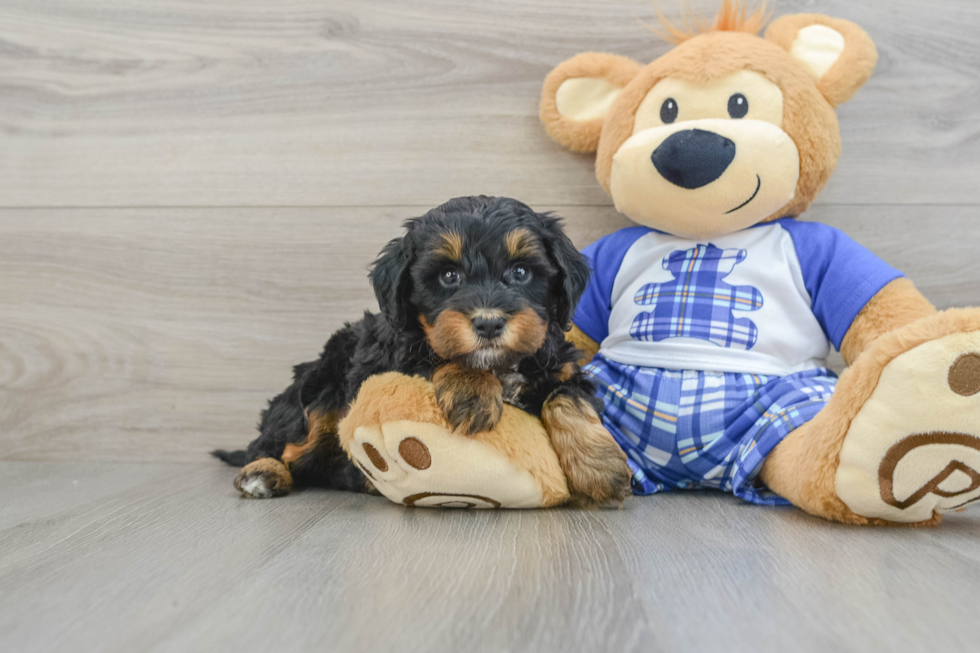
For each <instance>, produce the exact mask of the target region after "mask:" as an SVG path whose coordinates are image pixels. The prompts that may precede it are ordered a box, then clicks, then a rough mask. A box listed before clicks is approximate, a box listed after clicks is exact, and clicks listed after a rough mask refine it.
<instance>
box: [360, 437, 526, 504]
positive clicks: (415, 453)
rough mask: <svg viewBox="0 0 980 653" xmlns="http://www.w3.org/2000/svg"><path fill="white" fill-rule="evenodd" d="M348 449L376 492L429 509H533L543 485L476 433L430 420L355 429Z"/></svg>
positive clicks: (396, 500) (399, 501)
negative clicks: (466, 433) (470, 435)
mask: <svg viewBox="0 0 980 653" xmlns="http://www.w3.org/2000/svg"><path fill="white" fill-rule="evenodd" d="M349 453H350V454H351V456H352V457H353V458H354V461H355V463H356V464H357V466H358V467H359V468H360V469H361V471H363V472H364V474H365V475H366V476H367V477H368V479H369V480H370V481H371V483H372V485H373V486H374V487H375V488H376V489H377V490H378V491H379V492H381V494H383V495H385V496H386V497H388V499H390V500H391V501H394V502H395V503H401V504H404V505H406V506H415V507H432V508H534V507H537V506H540V505H541V504H542V500H543V497H542V490H541V487H540V485H539V483H537V482H536V481H535V479H534V478H533V477H532V476H531V474H529V473H528V472H527V471H525V470H523V469H519V468H518V467H517V466H515V465H514V464H513V463H512V462H511V461H509V460H508V459H507V458H506V456H504V455H503V454H502V453H501V452H500V451H498V450H496V449H495V448H493V447H490V446H488V445H487V444H486V443H485V442H483V441H482V440H481V439H479V438H473V437H469V436H464V435H461V434H459V433H453V432H452V431H450V430H449V429H448V428H446V427H445V426H442V425H440V424H432V423H429V422H417V421H407V420H406V421H394V422H385V423H382V424H380V425H378V426H373V425H372V426H359V427H357V428H356V429H355V430H354V437H353V442H352V443H351V445H350V448H349Z"/></svg>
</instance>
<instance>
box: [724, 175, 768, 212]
mask: <svg viewBox="0 0 980 653" xmlns="http://www.w3.org/2000/svg"><path fill="white" fill-rule="evenodd" d="M755 180H756V185H755V192H754V193H752V197H750V198H749V199H747V200H745V201H744V202H742V203H741V204H739V205H738V206H736V207H735V208H734V209H732V210H731V211H725V215H728V214H729V213H735V211H738V210H739V209H740V208H742V207H744V206H746V205H747V204H748V203H749V202H751V201H752V200H754V199H755V196H756V195H758V194H759V189H761V188H762V177H760V176H759V175H756V176H755Z"/></svg>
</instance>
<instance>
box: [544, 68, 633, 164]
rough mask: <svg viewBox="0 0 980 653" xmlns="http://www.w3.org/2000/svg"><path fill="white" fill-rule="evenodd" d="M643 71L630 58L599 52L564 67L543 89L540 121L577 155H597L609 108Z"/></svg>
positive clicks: (555, 72)
mask: <svg viewBox="0 0 980 653" xmlns="http://www.w3.org/2000/svg"><path fill="white" fill-rule="evenodd" d="M642 69H643V67H642V66H641V65H640V64H638V63H636V62H635V61H633V60H631V59H627V58H626V57H618V56H616V55H612V54H602V53H598V52H585V53H583V54H580V55H577V56H575V57H572V58H571V59H569V60H568V61H566V62H565V63H562V64H560V65H559V66H558V67H557V68H555V69H554V70H552V71H551V73H549V75H548V77H547V78H546V79H545V80H544V88H542V89H541V108H540V117H541V122H543V123H544V126H545V129H547V130H548V135H549V136H551V138H553V139H554V140H556V141H558V142H559V143H561V144H562V145H564V146H565V147H567V148H568V149H570V150H572V151H574V152H595V151H596V150H597V149H599V136H600V135H601V134H602V122H603V120H604V119H605V117H606V113H607V112H608V111H609V107H611V106H612V103H613V101H614V100H615V99H616V97H617V96H619V94H620V93H621V92H622V91H623V89H624V88H626V86H627V85H628V84H629V83H630V82H631V81H633V78H634V77H636V75H637V74H639V72H640V70H642Z"/></svg>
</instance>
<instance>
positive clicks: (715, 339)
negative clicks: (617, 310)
mask: <svg viewBox="0 0 980 653" xmlns="http://www.w3.org/2000/svg"><path fill="white" fill-rule="evenodd" d="M746 256H747V252H746V251H745V250H744V249H721V248H719V247H715V246H714V245H711V244H708V245H698V246H697V247H695V248H693V249H688V250H679V251H676V252H671V253H670V254H669V255H668V256H666V257H664V260H663V267H664V269H665V270H668V271H670V272H672V273H673V274H674V280H673V281H671V282H668V283H650V284H646V285H645V286H643V287H642V288H640V289H639V290H638V291H637V293H636V296H635V297H634V298H633V301H635V302H636V303H637V304H638V305H640V306H652V307H653V310H652V311H651V312H648V313H647V312H644V313H640V314H639V315H637V316H636V318H635V319H634V320H633V324H632V325H631V326H630V335H631V336H632V337H633V338H634V339H636V340H645V341H653V342H659V341H661V340H666V339H668V338H697V339H699V340H707V341H708V342H711V343H714V344H716V345H718V346H720V347H730V348H732V349H744V350H749V349H752V347H753V346H754V345H755V343H756V340H757V339H758V335H759V330H758V328H757V327H756V326H755V324H754V323H753V322H752V321H751V320H749V319H748V318H744V317H742V318H736V317H734V316H733V315H732V311H757V310H759V309H760V308H762V293H760V292H759V291H758V289H756V288H754V287H752V286H731V285H729V284H727V283H725V281H724V278H725V277H726V276H728V275H729V274H730V273H731V271H732V270H733V269H734V268H735V266H736V265H738V264H739V263H741V262H742V261H743V260H745V257H746Z"/></svg>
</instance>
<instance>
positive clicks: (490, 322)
mask: <svg viewBox="0 0 980 653" xmlns="http://www.w3.org/2000/svg"><path fill="white" fill-rule="evenodd" d="M506 326H507V320H506V319H505V318H503V317H499V316H492V317H486V316H482V315H478V316H476V317H474V318H473V330H474V331H476V335H478V336H480V337H481V338H483V339H484V340H495V339H496V338H499V337H500V335H501V334H502V333H503V332H504V327H506Z"/></svg>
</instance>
